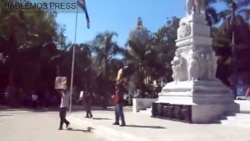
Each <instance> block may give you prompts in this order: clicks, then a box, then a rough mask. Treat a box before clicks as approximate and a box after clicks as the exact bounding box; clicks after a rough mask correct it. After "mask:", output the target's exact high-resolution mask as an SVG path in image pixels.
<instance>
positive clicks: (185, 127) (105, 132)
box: [69, 111, 250, 141]
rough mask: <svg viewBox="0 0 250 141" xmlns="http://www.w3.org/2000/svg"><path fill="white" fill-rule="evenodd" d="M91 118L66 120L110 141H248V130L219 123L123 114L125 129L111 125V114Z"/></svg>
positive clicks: (72, 116)
mask: <svg viewBox="0 0 250 141" xmlns="http://www.w3.org/2000/svg"><path fill="white" fill-rule="evenodd" d="M93 115H94V119H86V118H83V117H84V116H85V112H73V113H71V114H70V117H69V119H70V120H71V122H74V124H77V125H79V126H82V127H87V126H91V127H94V128H95V130H93V132H94V133H96V135H100V136H103V137H105V138H106V139H107V140H109V141H117V140H123V141H138V140H139V141H152V140H153V141H250V134H249V129H247V128H238V127H230V126H225V125H220V124H187V123H181V122H174V121H169V120H161V119H155V118H151V117H149V116H148V115H144V114H136V113H132V112H128V111H126V112H125V118H126V123H127V126H126V127H120V126H114V125H112V123H113V122H114V112H113V111H93Z"/></svg>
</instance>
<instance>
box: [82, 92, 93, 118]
mask: <svg viewBox="0 0 250 141" xmlns="http://www.w3.org/2000/svg"><path fill="white" fill-rule="evenodd" d="M92 99H93V95H92V93H91V91H86V93H85V94H84V103H85V108H86V117H85V118H92V117H93V115H92V112H91V104H92Z"/></svg>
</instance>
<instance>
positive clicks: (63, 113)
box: [59, 107, 69, 128]
mask: <svg viewBox="0 0 250 141" xmlns="http://www.w3.org/2000/svg"><path fill="white" fill-rule="evenodd" d="M66 112H67V109H66V107H62V108H60V114H59V115H60V128H62V127H63V123H65V124H66V125H68V124H69V121H68V120H67V119H66Z"/></svg>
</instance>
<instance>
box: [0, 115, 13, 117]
mask: <svg viewBox="0 0 250 141" xmlns="http://www.w3.org/2000/svg"><path fill="white" fill-rule="evenodd" d="M9 116H13V115H0V117H9Z"/></svg>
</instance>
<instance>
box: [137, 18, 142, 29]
mask: <svg viewBox="0 0 250 141" xmlns="http://www.w3.org/2000/svg"><path fill="white" fill-rule="evenodd" d="M140 26H142V19H141V17H138V19H137V27H140Z"/></svg>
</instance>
